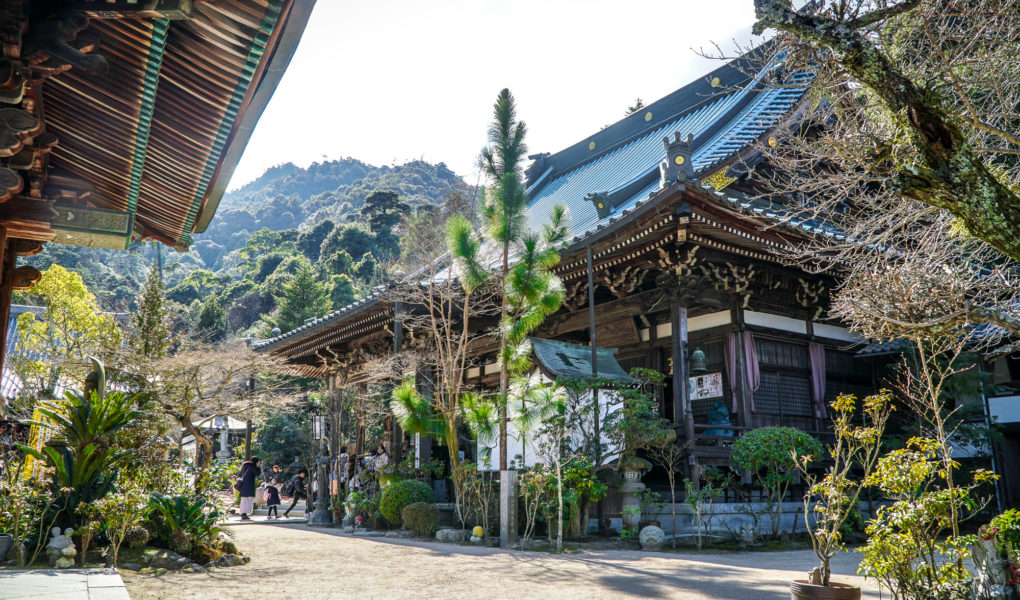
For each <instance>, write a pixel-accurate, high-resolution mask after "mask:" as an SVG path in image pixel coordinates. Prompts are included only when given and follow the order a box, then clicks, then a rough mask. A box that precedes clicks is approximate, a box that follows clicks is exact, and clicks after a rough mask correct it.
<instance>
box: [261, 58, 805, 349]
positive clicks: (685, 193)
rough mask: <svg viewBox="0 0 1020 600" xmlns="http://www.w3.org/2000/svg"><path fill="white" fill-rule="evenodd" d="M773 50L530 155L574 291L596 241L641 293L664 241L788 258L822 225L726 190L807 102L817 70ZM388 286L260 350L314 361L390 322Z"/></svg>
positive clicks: (602, 264) (536, 190)
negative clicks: (640, 266)
mask: <svg viewBox="0 0 1020 600" xmlns="http://www.w3.org/2000/svg"><path fill="white" fill-rule="evenodd" d="M771 52H772V50H771V46H770V45H765V46H763V47H760V48H759V49H758V50H756V51H753V52H752V53H750V54H748V55H746V56H745V57H743V58H740V59H737V60H735V61H731V62H730V63H727V64H726V65H723V66H722V67H720V68H718V69H716V70H715V71H713V72H711V73H709V74H708V75H707V76H706V77H705V78H704V79H702V80H699V81H696V82H694V83H692V84H690V85H687V86H685V87H683V88H681V89H679V90H677V91H676V92H673V93H672V94H670V95H669V96H666V97H665V98H663V99H661V100H659V101H657V102H655V103H652V104H650V105H648V106H646V107H645V108H643V109H641V110H640V111H638V112H637V113H634V114H632V115H629V116H627V117H625V118H624V119H622V120H621V121H619V122H617V123H615V124H613V125H610V126H609V127H607V128H605V129H602V130H601V131H599V132H597V133H595V134H594V135H592V136H590V137H588V138H585V139H583V140H581V141H579V142H577V143H576V144H573V145H572V146H570V147H568V148H566V149H564V150H562V151H561V152H558V153H555V154H551V155H549V154H540V155H534V156H532V157H531V158H533V160H534V161H533V163H532V164H531V166H530V167H529V168H528V171H527V176H528V194H529V207H528V209H527V214H528V217H529V225H530V226H531V227H533V228H537V227H541V225H542V224H543V223H544V222H545V219H546V217H547V215H548V214H549V213H550V210H551V208H552V206H553V205H554V204H556V203H562V204H564V205H566V206H567V208H568V211H569V222H568V226H569V228H570V239H569V241H568V242H566V243H565V245H564V247H563V248H562V250H561V254H562V255H563V261H562V262H561V264H560V265H559V266H558V267H557V268H556V272H557V274H558V275H560V277H561V278H562V279H563V280H564V284H565V285H566V287H567V293H568V296H571V295H572V294H573V295H578V294H579V290H581V288H582V287H584V286H586V278H585V276H584V273H585V268H586V267H585V265H586V259H585V248H586V247H588V246H591V247H592V254H593V263H594V265H595V269H596V270H597V271H598V270H602V271H605V270H607V269H608V270H613V269H615V270H616V271H617V274H616V278H617V281H616V282H615V283H614V282H612V281H610V282H608V285H609V286H610V287H611V286H613V285H618V286H619V287H620V288H621V289H624V290H626V289H630V290H631V291H633V290H634V289H636V287H637V285H636V284H637V283H640V281H639V279H638V278H637V277H635V276H633V272H631V271H628V270H627V269H628V265H629V264H631V263H632V262H633V261H634V260H636V259H638V258H639V257H640V259H641V260H644V261H645V262H646V263H647V262H649V261H654V257H655V256H656V252H657V251H658V250H659V249H660V248H661V249H662V250H663V251H666V249H669V248H675V247H676V246H677V244H681V243H685V242H691V243H695V244H699V245H702V246H708V247H710V248H716V249H718V250H720V251H723V252H726V253H728V254H730V255H733V254H737V255H742V256H744V257H746V258H747V259H749V260H767V261H772V262H773V263H776V264H779V263H781V262H782V261H781V260H780V259H779V254H780V252H779V250H781V249H785V248H786V247H788V242H789V240H790V238H791V237H794V236H798V237H799V236H804V235H808V234H810V233H813V232H812V231H811V228H812V226H813V224H805V223H801V222H800V221H798V220H796V219H794V218H792V217H787V216H786V215H784V214H783V212H782V209H781V207H771V206H770V205H768V203H767V201H759V200H748V199H747V198H745V197H744V196H743V195H741V194H740V193H739V192H736V191H734V190H733V189H727V188H728V187H729V186H730V184H732V183H733V182H736V181H738V179H740V178H741V177H743V176H745V175H746V174H747V173H748V170H749V167H750V163H751V162H752V161H753V160H754V159H755V158H756V156H757V154H758V152H757V150H755V146H754V145H755V143H756V142H758V141H760V140H762V138H766V137H768V136H769V135H771V134H770V132H774V131H777V130H778V129H780V128H782V127H786V126H788V125H789V123H790V121H792V120H795V119H797V118H798V115H799V113H800V112H801V111H802V110H803V107H804V105H805V104H806V102H805V99H804V95H805V93H806V92H807V85H808V80H809V79H810V76H809V75H808V74H795V75H794V76H793V78H792V80H793V84H792V85H791V84H790V83H789V78H787V79H788V82H787V83H786V84H785V85H773V83H772V81H773V79H772V77H771V75H772V74H774V73H775V72H776V71H777V70H779V69H782V65H783V61H782V57H781V56H780V57H777V56H773V55H772V54H770V53H771ZM681 204H683V205H684V206H685V210H684V211H683V214H681V212H680V211H679V210H678V207H679V206H680V205H681ZM645 274H647V271H646V272H645ZM642 276H643V275H642ZM628 278H630V280H629V281H628ZM619 291H621V290H619V289H618V290H613V292H614V293H616V292H619ZM388 292H389V290H388V289H387V288H384V287H383V288H377V289H376V290H374V291H373V294H372V295H371V296H369V297H368V298H365V299H364V300H361V301H359V302H358V303H356V304H355V305H352V306H350V307H346V308H344V309H342V310H339V311H334V312H332V313H330V314H328V315H326V316H324V317H322V318H320V319H316V320H314V321H311V322H309V323H308V324H306V325H304V326H302V327H299V328H297V329H295V330H293V331H290V332H287V333H284V334H282V335H280V336H277V337H274V338H272V339H269V340H262V341H259V342H256V344H255V348H256V349H257V350H259V351H266V352H274V353H279V354H281V355H284V356H286V357H288V358H289V359H291V360H295V361H300V362H307V361H309V360H313V359H314V356H315V354H316V353H320V352H322V351H323V350H324V349H326V348H327V347H330V346H331V345H332V344H334V343H335V342H334V340H339V339H341V337H342V338H343V340H345V341H348V342H349V340H351V339H352V337H351V333H353V332H354V330H355V329H357V328H356V327H354V326H353V323H354V322H355V320H356V321H357V322H358V323H361V322H362V321H364V323H362V325H361V326H360V327H362V328H364V327H371V323H369V322H368V321H366V316H365V315H367V314H372V315H374V316H373V319H375V321H376V323H375V328H376V330H378V329H379V328H380V327H382V326H384V324H388V323H390V322H392V318H393V315H392V300H391V299H389V293H388ZM581 296H583V294H581ZM578 297H580V296H578ZM585 318H587V317H585ZM341 330H343V331H345V332H347V333H344V334H342V335H341V334H340V333H339V332H340V331H341ZM365 331H368V330H367V329H366V330H365ZM338 335H340V337H337V336H338ZM318 356H319V357H320V359H321V356H322V355H321V354H319V355H318ZM309 368H313V367H311V365H309ZM313 369H314V368H313Z"/></svg>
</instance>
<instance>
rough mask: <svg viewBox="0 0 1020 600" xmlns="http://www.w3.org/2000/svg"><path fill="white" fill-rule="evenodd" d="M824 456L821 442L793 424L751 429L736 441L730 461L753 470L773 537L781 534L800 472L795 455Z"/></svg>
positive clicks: (742, 467)
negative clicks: (788, 494) (786, 500)
mask: <svg viewBox="0 0 1020 600" xmlns="http://www.w3.org/2000/svg"><path fill="white" fill-rule="evenodd" d="M821 455H822V444H821V442H819V441H818V440H817V439H815V438H813V437H811V436H810V435H808V434H806V433H804V432H803V431H801V430H799V429H793V428H792V427H760V428H758V429H752V430H751V431H748V432H747V433H745V434H744V435H742V436H740V439H738V440H737V441H735V442H733V448H732V449H731V450H730V460H731V461H732V462H733V464H734V466H736V467H738V468H741V469H748V470H749V471H751V473H753V474H754V476H755V479H756V480H757V481H758V484H759V485H760V486H761V488H762V491H763V492H765V497H764V498H763V499H764V501H765V502H764V504H765V510H766V512H768V513H769V515H770V521H771V525H772V527H771V529H772V537H774V538H778V537H779V525H780V520H781V518H782V515H783V499H784V498H785V497H786V492H787V490H788V489H789V487H790V484H791V483H793V481H794V476H795V475H796V473H797V471H796V469H797V461H796V460H794V457H795V456H796V457H798V458H802V457H811V460H813V459H816V458H818V457H820V456H821ZM811 460H808V461H807V462H811Z"/></svg>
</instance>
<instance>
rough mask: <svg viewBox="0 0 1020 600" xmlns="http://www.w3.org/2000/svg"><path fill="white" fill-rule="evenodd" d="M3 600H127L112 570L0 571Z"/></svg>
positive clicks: (124, 590) (117, 577) (118, 579)
mask: <svg viewBox="0 0 1020 600" xmlns="http://www.w3.org/2000/svg"><path fill="white" fill-rule="evenodd" d="M0 589H2V590H3V594H2V597H3V599H4V600H47V599H51V598H54V599H55V598H60V599H61V600H130V598H129V596H128V593H127V590H126V589H125V588H124V582H123V581H122V580H121V578H120V575H118V574H117V571H115V570H113V569H60V570H57V569H34V570H11V571H0Z"/></svg>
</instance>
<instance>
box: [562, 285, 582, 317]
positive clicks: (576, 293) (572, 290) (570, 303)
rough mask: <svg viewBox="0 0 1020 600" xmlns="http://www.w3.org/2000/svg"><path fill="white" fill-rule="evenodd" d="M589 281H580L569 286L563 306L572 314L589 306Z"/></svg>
mask: <svg viewBox="0 0 1020 600" xmlns="http://www.w3.org/2000/svg"><path fill="white" fill-rule="evenodd" d="M587 291H588V280H587V279H578V280H577V281H575V282H574V283H572V284H570V285H567V293H566V296H565V297H564V300H563V306H564V307H565V308H566V309H567V310H568V311H570V312H574V311H575V310H578V309H580V308H581V307H582V306H584V305H586V304H588V294H587Z"/></svg>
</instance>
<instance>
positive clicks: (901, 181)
mask: <svg viewBox="0 0 1020 600" xmlns="http://www.w3.org/2000/svg"><path fill="white" fill-rule="evenodd" d="M919 4H920V2H919V1H916V0H911V1H908V2H903V3H901V4H899V5H896V6H893V7H889V8H887V9H884V10H882V11H876V12H873V13H869V14H867V15H863V16H861V17H859V18H858V19H856V20H855V21H851V22H846V23H844V22H838V21H835V20H832V19H829V18H827V17H823V16H819V15H812V14H806V13H801V12H798V11H795V10H793V9H792V8H791V6H790V3H789V2H788V0H754V6H755V12H756V15H757V17H758V22H757V23H756V24H755V26H754V31H755V33H761V32H762V31H764V30H765V29H766V28H770V27H771V28H773V29H777V30H779V31H783V32H785V33H788V34H790V35H793V36H795V37H797V38H799V39H801V40H803V41H805V42H807V43H810V44H812V45H814V46H817V47H822V48H825V49H828V50H830V51H831V52H832V53H833V55H834V57H835V60H836V61H837V62H839V63H840V65H841V66H842V67H843V68H844V69H846V71H847V72H848V73H849V74H850V75H852V76H853V77H854V78H855V79H856V80H857V81H858V82H859V83H861V84H862V85H864V86H866V87H867V88H868V89H870V90H871V91H872V92H873V93H874V94H875V95H876V96H877V97H878V98H879V99H880V100H881V102H882V103H883V104H884V105H885V108H886V110H887V111H888V113H889V115H890V117H891V118H892V119H893V120H895V121H897V122H899V123H900V125H902V126H903V127H904V129H905V130H906V131H907V132H908V134H909V138H910V142H911V146H912V147H913V148H914V150H915V152H916V154H917V161H916V164H915V165H914V167H913V168H912V169H910V170H905V171H903V172H901V173H899V174H898V175H897V177H896V178H894V179H892V180H890V181H889V182H888V183H887V185H888V186H889V188H890V189H892V190H893V191H895V192H896V193H898V194H899V195H901V196H904V197H907V198H912V199H914V200H917V201H919V202H923V203H925V204H928V205H930V206H934V207H937V208H941V209H944V210H947V211H949V212H950V213H951V214H953V215H954V216H956V217H958V218H959V219H960V220H961V221H962V222H963V224H964V225H966V227H967V230H968V232H969V233H970V234H971V235H972V236H974V237H976V238H978V239H981V240H983V241H985V242H986V243H988V244H989V245H990V246H992V247H993V248H995V249H997V250H999V251H1000V252H1002V253H1003V254H1004V255H1006V256H1008V257H1010V258H1012V259H1013V260H1020V235H1018V233H1020V197H1018V196H1017V194H1016V193H1015V192H1014V191H1013V190H1011V189H1010V188H1009V187H1007V186H1006V185H1005V184H1004V183H1003V182H1002V181H1000V180H999V179H998V178H997V177H996V176H995V175H994V174H993V173H992V172H991V171H990V170H989V169H988V166H987V165H986V164H985V162H984V161H983V160H981V159H980V158H979V157H978V155H977V153H976V152H975V151H974V149H973V148H972V147H971V146H970V144H969V143H968V142H967V140H966V138H965V137H964V135H963V132H962V131H961V129H960V127H959V126H958V125H957V123H956V122H955V121H954V120H953V119H952V118H951V117H950V116H949V115H947V114H946V113H945V112H944V111H942V110H941V109H940V108H939V107H938V106H935V105H934V104H932V103H931V102H929V101H927V100H926V99H925V94H924V93H923V90H921V89H919V88H918V87H917V86H916V85H914V82H913V81H911V80H910V79H909V78H908V77H907V76H906V75H905V74H904V73H903V72H902V71H901V70H900V69H898V68H897V67H896V65H894V64H893V63H892V62H891V61H890V60H889V58H888V57H887V56H886V55H885V54H884V53H883V52H882V51H881V50H880V49H879V47H878V46H877V45H876V44H875V43H874V42H873V41H871V40H870V39H868V38H867V37H866V36H865V35H864V34H862V33H861V32H860V31H859V30H858V28H860V27H864V26H867V25H871V24H874V23H876V22H878V21H879V20H881V19H886V18H889V17H891V16H895V15H897V14H902V13H905V12H908V11H910V10H912V9H913V8H915V7H916V6H918V5H919ZM879 13H880V14H879Z"/></svg>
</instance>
